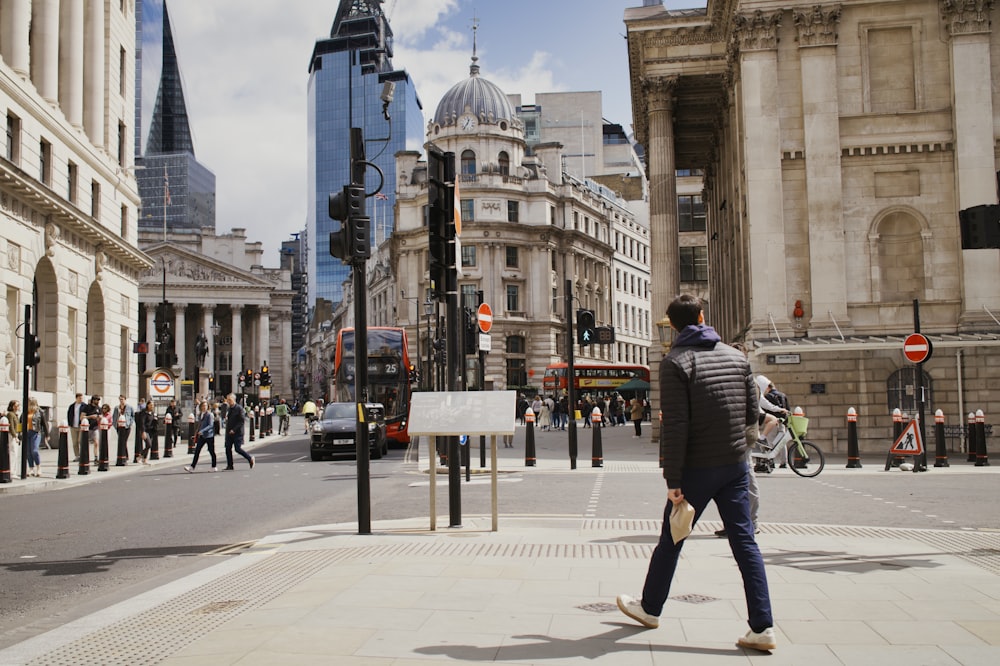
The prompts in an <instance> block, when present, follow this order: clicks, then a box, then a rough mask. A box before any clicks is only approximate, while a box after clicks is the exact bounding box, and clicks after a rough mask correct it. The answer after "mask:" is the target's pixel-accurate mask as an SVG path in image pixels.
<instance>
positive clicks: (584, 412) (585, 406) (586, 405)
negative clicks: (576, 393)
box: [573, 394, 594, 428]
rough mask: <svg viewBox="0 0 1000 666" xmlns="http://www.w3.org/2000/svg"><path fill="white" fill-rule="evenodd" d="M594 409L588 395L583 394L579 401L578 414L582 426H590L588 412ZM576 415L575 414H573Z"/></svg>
mask: <svg viewBox="0 0 1000 666" xmlns="http://www.w3.org/2000/svg"><path fill="white" fill-rule="evenodd" d="M593 411H594V405H593V403H591V402H590V395H589V394H588V395H585V396H583V400H581V401H580V415H581V416H582V417H583V427H584V428H589V427H590V413H591V412H593ZM573 416H574V417H575V416H576V415H575V414H574V415H573Z"/></svg>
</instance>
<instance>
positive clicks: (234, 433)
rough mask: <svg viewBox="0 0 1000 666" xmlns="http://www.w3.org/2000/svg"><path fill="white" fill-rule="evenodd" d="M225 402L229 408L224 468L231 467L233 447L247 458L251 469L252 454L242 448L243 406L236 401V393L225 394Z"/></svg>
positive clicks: (252, 462)
mask: <svg viewBox="0 0 1000 666" xmlns="http://www.w3.org/2000/svg"><path fill="white" fill-rule="evenodd" d="M226 404H227V405H229V409H228V410H227V411H226V469H230V470H231V469H233V449H234V448H235V449H236V453H238V454H240V455H241V456H243V457H244V458H246V459H247V462H248V463H250V469H253V465H254V459H253V456H251V455H250V454H248V453H247V452H246V451H244V450H243V421H244V420H245V415H244V413H243V406H242V405H240V404H239V403H238V402H236V395H235V394H234V393H230V394H229V395H227V396H226Z"/></svg>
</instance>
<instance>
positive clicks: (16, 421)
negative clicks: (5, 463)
mask: <svg viewBox="0 0 1000 666" xmlns="http://www.w3.org/2000/svg"><path fill="white" fill-rule="evenodd" d="M20 411H21V403H20V402H18V401H17V400H11V401H10V402H8V403H7V432H9V433H10V434H9V435H8V437H7V445H8V447H9V448H10V460H11V464H13V463H14V461H15V460H20V458H21V455H20V453H21V450H20V448H19V447H20V446H21V415H20V413H19V412H20Z"/></svg>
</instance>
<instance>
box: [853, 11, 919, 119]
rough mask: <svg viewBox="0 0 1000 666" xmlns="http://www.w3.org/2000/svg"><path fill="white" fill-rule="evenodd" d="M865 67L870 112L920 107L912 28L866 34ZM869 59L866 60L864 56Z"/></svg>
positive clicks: (910, 109) (916, 51)
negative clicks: (918, 105)
mask: <svg viewBox="0 0 1000 666" xmlns="http://www.w3.org/2000/svg"><path fill="white" fill-rule="evenodd" d="M864 34H865V36H866V37H867V39H865V41H864V43H863V51H864V52H863V54H862V58H863V61H862V67H863V68H864V69H863V73H864V75H865V78H866V79H867V81H866V83H867V84H868V85H867V86H866V89H865V91H864V92H865V93H867V95H866V99H865V101H866V102H867V107H868V108H866V109H865V111H867V112H870V113H897V112H899V111H913V110H915V109H916V108H917V98H918V96H919V90H918V87H917V81H918V78H917V71H918V64H919V60H918V59H917V56H916V54H917V53H918V49H919V46H915V43H917V44H918V42H916V40H914V35H913V28H911V27H910V26H902V27H886V28H871V29H868V30H867V31H865V32H864ZM865 56H867V57H865Z"/></svg>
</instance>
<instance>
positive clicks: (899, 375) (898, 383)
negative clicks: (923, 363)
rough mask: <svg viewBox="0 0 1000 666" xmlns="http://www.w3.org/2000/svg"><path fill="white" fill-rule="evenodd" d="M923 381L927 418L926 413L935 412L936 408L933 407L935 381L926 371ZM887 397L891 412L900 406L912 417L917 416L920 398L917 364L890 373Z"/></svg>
mask: <svg viewBox="0 0 1000 666" xmlns="http://www.w3.org/2000/svg"><path fill="white" fill-rule="evenodd" d="M923 382H924V413H925V418H926V414H933V413H934V410H933V409H932V408H931V405H932V404H933V400H932V398H933V396H934V382H933V380H931V376H930V375H929V374H927V373H926V372H924V376H923ZM886 397H887V406H888V407H889V413H890V414H891V413H892V410H894V409H896V408H897V407H898V408H899V410H900V411H902V412H903V413H904V414H907V415H909V416H910V417H913V416H915V415H916V413H917V407H918V404H917V402H918V400H919V399H920V396H919V395H917V366H915V365H908V366H905V367H902V368H900V369H899V370H897V371H896V372H894V373H892V374H891V375H889V379H888V380H887V381H886Z"/></svg>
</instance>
